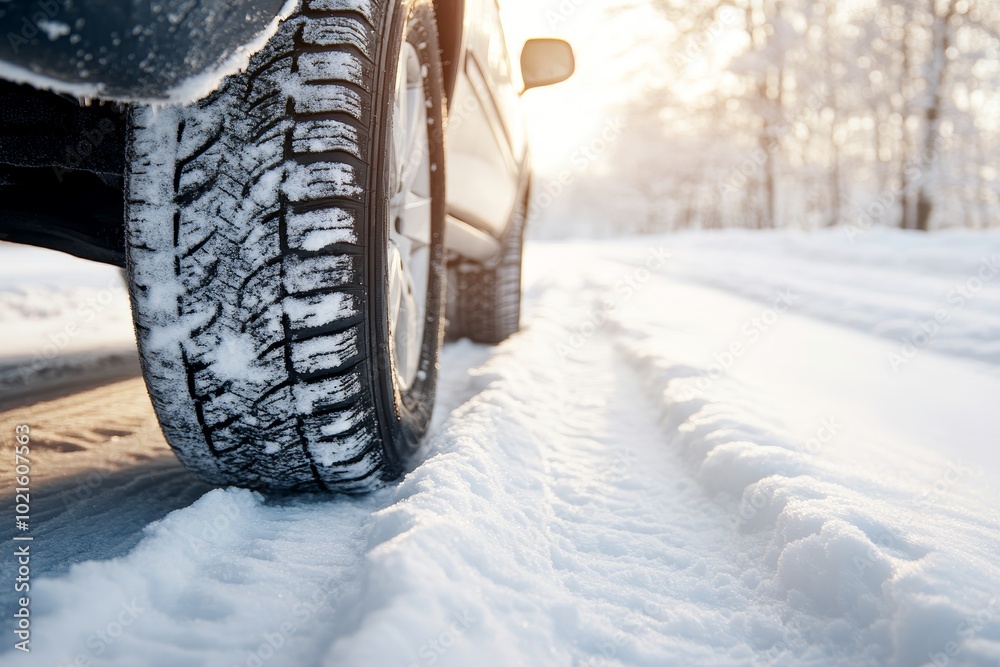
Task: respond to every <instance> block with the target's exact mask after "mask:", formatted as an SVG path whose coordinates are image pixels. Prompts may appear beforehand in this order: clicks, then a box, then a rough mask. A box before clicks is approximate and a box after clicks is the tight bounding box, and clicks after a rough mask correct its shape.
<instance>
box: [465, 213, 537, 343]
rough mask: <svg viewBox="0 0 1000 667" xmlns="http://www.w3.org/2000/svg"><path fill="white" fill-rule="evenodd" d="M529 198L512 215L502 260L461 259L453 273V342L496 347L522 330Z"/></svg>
mask: <svg viewBox="0 0 1000 667" xmlns="http://www.w3.org/2000/svg"><path fill="white" fill-rule="evenodd" d="M527 205H528V195H527V194H525V195H524V196H523V197H522V198H521V200H520V203H519V204H518V205H517V208H516V209H515V210H514V214H513V216H511V221H510V224H509V225H508V226H507V232H506V233H505V234H504V236H503V238H502V239H501V240H500V244H501V249H500V254H499V255H498V257H497V258H496V259H495V260H494V261H492V262H489V263H479V262H472V261H468V260H461V261H460V262H459V263H458V264H457V265H456V266H455V267H454V268H453V270H452V271H451V282H452V290H453V299H454V303H453V306H452V308H451V313H450V316H449V322H448V337H449V338H450V339H459V338H468V339H470V340H472V341H474V342H476V343H486V344H488V345H496V344H498V343H501V342H503V341H504V340H506V339H507V338H509V337H510V336H512V335H514V334H515V333H517V332H518V331H519V330H520V328H521V264H522V257H523V253H524V227H525V218H526V216H527Z"/></svg>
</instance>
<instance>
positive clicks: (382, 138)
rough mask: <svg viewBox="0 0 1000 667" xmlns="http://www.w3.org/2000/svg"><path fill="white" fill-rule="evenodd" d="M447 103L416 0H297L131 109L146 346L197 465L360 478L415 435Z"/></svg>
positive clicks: (134, 278) (431, 309) (433, 374)
mask: <svg viewBox="0 0 1000 667" xmlns="http://www.w3.org/2000/svg"><path fill="white" fill-rule="evenodd" d="M444 103H445V95H444V88H443V83H442V65H441V57H440V53H439V49H438V38H437V28H436V24H435V18H434V13H433V9H432V5H431V2H430V0H404V1H402V2H398V1H395V0H393V1H384V0H370V1H369V2H364V3H345V2H340V1H339V0H304V3H303V7H302V8H301V9H300V10H299V11H298V12H297V13H295V14H294V15H293V16H291V17H290V18H288V19H286V20H285V21H284V22H282V23H281V24H280V26H279V28H278V32H277V33H276V34H275V35H274V36H273V37H272V38H271V39H270V40H269V42H268V44H267V45H266V47H265V48H264V49H263V50H262V51H260V52H259V53H257V54H256V55H254V56H253V58H252V59H251V61H250V64H249V67H248V69H247V70H246V71H245V72H244V73H241V74H238V75H235V76H232V77H229V78H227V79H226V80H225V81H224V83H223V84H222V86H221V87H220V88H219V89H218V90H217V91H216V92H214V93H213V94H212V95H211V96H209V97H208V98H206V99H204V100H202V101H200V102H198V103H195V104H192V105H188V106H169V107H165V108H135V109H134V111H133V114H132V127H131V130H130V148H129V150H130V155H129V160H130V162H129V164H130V168H129V174H128V186H127V206H126V209H127V212H126V218H127V221H126V245H127V267H128V273H129V287H130V293H131V298H132V305H133V313H134V320H135V326H136V332H137V338H138V342H139V350H140V358H141V361H142V365H143V371H144V376H145V379H146V384H147V388H148V390H149V394H150V397H151V398H152V402H153V406H154V408H155V410H156V413H157V416H158V418H159V420H160V424H161V427H162V429H163V432H164V434H165V436H166V439H167V441H168V442H169V444H170V446H171V447H172V448H173V449H174V451H175V452H176V454H177V455H178V457H179V458H180V460H181V461H182V462H183V463H184V464H185V465H186V466H187V467H189V468H190V469H192V470H194V471H195V472H196V473H197V474H198V475H200V476H201V477H202V478H204V479H206V480H207V481H209V482H211V483H215V484H220V485H236V486H241V487H248V488H255V489H266V490H287V491H326V490H329V491H336V492H345V493H355V492H364V491H368V490H371V489H374V488H377V487H379V486H381V485H383V484H384V483H386V482H387V481H390V480H393V479H395V478H397V477H398V476H399V475H400V474H401V472H402V471H403V470H404V466H405V465H406V461H407V459H408V458H409V457H410V456H411V455H412V454H413V453H414V452H415V451H416V450H417V449H418V447H419V443H420V440H421V438H422V437H423V435H424V434H425V432H426V430H427V427H428V424H429V421H430V416H431V412H432V409H433V404H434V396H435V390H436V383H437V364H438V356H439V353H440V347H441V341H442V329H443V322H444V317H443V312H442V311H443V302H444V286H445V247H444V224H445V223H444V220H445V192H444V187H445V186H444V183H445V180H444V146H443V130H442V128H443V122H444ZM421 147H422V148H423V152H422V153H421V154H419V155H418V153H420V151H421Z"/></svg>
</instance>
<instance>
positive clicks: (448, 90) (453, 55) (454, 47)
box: [433, 0, 466, 105]
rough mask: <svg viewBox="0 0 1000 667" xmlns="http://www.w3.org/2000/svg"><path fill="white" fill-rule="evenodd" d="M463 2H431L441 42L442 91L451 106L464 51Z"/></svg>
mask: <svg viewBox="0 0 1000 667" xmlns="http://www.w3.org/2000/svg"><path fill="white" fill-rule="evenodd" d="M465 1H466V0H433V3H434V14H435V16H436V17H437V23H438V38H439V39H440V41H441V62H442V63H443V65H444V89H445V95H446V96H447V97H448V103H449V105H450V104H451V99H452V95H453V94H454V92H455V84H456V82H457V81H458V73H459V69H460V68H461V63H462V62H463V59H462V52H463V50H464V49H465V35H466V30H465V16H466V12H465Z"/></svg>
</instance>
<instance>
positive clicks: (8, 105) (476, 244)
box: [0, 0, 530, 266]
mask: <svg viewBox="0 0 1000 667" xmlns="http://www.w3.org/2000/svg"><path fill="white" fill-rule="evenodd" d="M294 4H295V3H288V2H287V1H286V0H205V1H203V2H191V1H190V0H164V1H162V2H159V3H155V4H154V3H150V2H148V1H146V0H128V1H127V2H123V3H117V2H112V1H109V0H78V1H77V2H74V3H63V2H61V1H60V0H30V1H29V0H11V2H9V3H5V4H4V5H2V6H0V35H4V36H5V38H4V39H0V112H4V111H5V112H6V113H2V115H0V234H4V238H5V239H6V240H8V241H13V242H21V243H27V244H30V245H38V246H43V247H49V248H53V249H56V250H61V251H64V252H68V253H71V254H74V255H78V256H80V257H84V258H87V259H92V260H95V261H100V262H105V263H111V264H116V265H119V266H124V262H125V252H124V244H123V240H122V232H121V227H122V220H121V213H120V209H121V205H120V202H121V188H122V185H123V182H124V174H125V169H126V145H125V144H126V140H125V134H126V124H127V110H128V105H129V104H130V103H134V102H142V103H153V104H155V103H164V102H170V101H188V100H189V99H190V98H191V97H192V96H198V95H204V94H205V93H206V91H210V90H211V87H210V86H211V82H214V81H217V79H218V77H219V76H220V75H221V74H224V73H229V72H231V71H235V70H236V69H238V68H239V67H240V66H241V65H245V63H246V58H247V56H248V55H249V53H250V52H252V47H253V46H255V45H257V46H259V44H260V43H261V39H260V38H261V35H263V34H267V33H268V31H269V30H270V29H271V27H270V26H271V24H272V23H273V22H274V21H275V20H277V17H280V16H283V15H287V13H288V12H289V11H290V10H289V7H290V6H291V5H294ZM328 4H332V5H336V4H337V3H336V2H333V0H331V2H330V3H328ZM154 6H157V7H159V10H158V11H154V10H153V9H152V8H153V7H154ZM434 8H435V12H436V15H437V17H438V25H439V30H440V34H441V39H442V44H441V49H442V55H443V61H444V70H445V71H444V75H445V86H446V91H447V96H448V108H449V124H448V143H447V150H448V158H447V159H448V165H449V169H448V193H449V202H448V203H449V214H450V217H449V231H450V232H451V234H450V237H451V250H452V251H453V252H455V253H457V254H459V255H462V256H468V257H471V258H478V259H484V258H488V257H489V256H490V255H491V254H493V253H496V252H497V249H498V247H497V245H496V243H495V240H496V239H497V238H498V237H499V236H500V235H502V233H503V231H504V227H505V225H506V223H507V221H508V220H509V219H510V215H511V211H512V210H513V208H514V206H515V201H516V199H517V197H518V194H519V193H520V192H523V191H524V189H525V188H526V187H527V179H528V177H529V175H530V165H529V161H528V147H527V142H526V138H525V132H524V125H523V121H522V119H521V115H520V110H519V97H520V95H521V93H522V92H523V88H524V85H525V84H524V81H523V79H522V77H521V72H520V68H519V67H516V66H515V65H514V62H515V61H513V60H512V59H511V57H510V54H508V47H507V42H506V40H505V37H504V32H503V28H502V26H501V23H500V9H499V5H498V3H497V2H496V0H436V1H435V2H434ZM178 17H180V18H178ZM76 26H80V27H79V28H77V27H76ZM46 31H47V32H46ZM52 37H54V38H52ZM248 45H249V47H250V50H248V49H247V46H248ZM80 54H99V55H97V56H95V57H93V58H87V59H86V60H83V59H82V58H81V57H80ZM100 54H103V55H100ZM133 54H139V57H131V58H130V55H133ZM74 98H76V99H74ZM81 102H82V103H81Z"/></svg>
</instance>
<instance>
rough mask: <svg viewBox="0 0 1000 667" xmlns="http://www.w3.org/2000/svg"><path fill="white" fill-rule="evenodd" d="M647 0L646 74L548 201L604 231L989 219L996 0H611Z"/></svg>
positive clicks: (641, 0)
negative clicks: (649, 46)
mask: <svg viewBox="0 0 1000 667" xmlns="http://www.w3.org/2000/svg"><path fill="white" fill-rule="evenodd" d="M651 7H652V8H654V9H655V10H656V12H657V15H658V16H659V17H660V18H661V19H662V20H663V26H664V36H663V38H662V39H657V40H656V41H657V43H656V44H655V45H653V46H654V48H655V52H656V53H657V55H658V57H657V59H656V60H657V61H656V62H649V63H648V64H647V65H646V66H645V67H644V71H641V72H632V73H630V74H631V75H634V76H642V77H644V86H645V90H644V92H643V94H642V95H640V96H639V97H638V98H637V99H635V100H631V101H629V102H628V103H627V104H625V105H622V108H621V109H620V117H621V119H622V122H623V124H624V130H623V131H622V132H621V133H620V136H618V137H616V139H615V141H614V142H613V143H610V144H609V146H608V148H607V150H606V151H605V152H604V154H603V155H601V157H600V160H599V161H597V162H596V163H595V164H593V165H591V166H590V168H588V169H587V170H586V171H585V172H584V173H582V174H580V175H579V177H578V178H576V179H575V182H574V184H573V185H574V187H573V188H572V190H573V193H574V196H572V197H565V198H562V201H558V202H555V204H556V205H557V206H558V209H559V210H560V211H564V212H569V213H572V214H573V215H574V216H576V217H578V218H581V222H582V224H586V222H587V220H588V219H589V220H590V221H592V222H593V223H594V226H595V227H596V226H598V225H599V226H600V228H601V229H603V230H604V231H605V232H607V233H623V232H630V233H635V232H638V233H658V232H664V231H672V230H677V229H687V228H703V229H704V228H708V229H712V228H724V227H746V228H754V229H770V228H801V229H818V228H823V227H829V226H834V225H844V226H848V227H849V228H853V229H854V230H856V231H857V232H858V233H861V232H863V231H864V230H866V229H868V228H870V227H871V226H873V225H887V226H892V227H901V228H904V229H913V230H922V231H930V230H935V229H944V228H953V227H966V228H977V229H982V228H989V227H998V226H1000V183H998V177H1000V173H998V170H1000V159H998V158H1000V85H998V84H1000V2H983V1H980V2H974V1H970V0H889V1H887V2H880V1H875V0H852V1H849V2H843V1H840V2H837V1H834V0H818V1H809V0H736V1H735V2H720V1H719V0H690V1H689V0H638V1H637V2H635V3H633V4H631V5H622V6H618V7H617V8H616V9H615V10H613V11H615V12H635V11H640V10H644V11H646V12H649V11H650V8H651ZM850 231H851V229H848V232H850Z"/></svg>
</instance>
